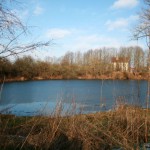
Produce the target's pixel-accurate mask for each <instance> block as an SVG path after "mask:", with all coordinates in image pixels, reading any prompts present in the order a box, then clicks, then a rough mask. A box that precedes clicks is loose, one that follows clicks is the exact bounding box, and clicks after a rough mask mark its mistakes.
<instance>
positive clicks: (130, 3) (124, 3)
mask: <svg viewBox="0 0 150 150" xmlns="http://www.w3.org/2000/svg"><path fill="white" fill-rule="evenodd" d="M137 4H138V0H116V1H115V2H114V3H113V5H112V7H111V8H112V9H122V8H133V7H135V6H137Z"/></svg>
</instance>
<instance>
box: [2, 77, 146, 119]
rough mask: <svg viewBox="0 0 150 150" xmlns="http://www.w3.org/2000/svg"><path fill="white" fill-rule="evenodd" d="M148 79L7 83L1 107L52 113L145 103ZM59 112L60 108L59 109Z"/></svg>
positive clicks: (20, 112) (23, 112)
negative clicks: (120, 104)
mask: <svg viewBox="0 0 150 150" xmlns="http://www.w3.org/2000/svg"><path fill="white" fill-rule="evenodd" d="M146 93H147V81H144V80H141V81H136V80H44V81H25V82H12V83H5V84H4V85H3V90H2V92H1V96H0V111H1V112H2V113H12V114H15V115H18V116H19V115H21V116H24V115H28V116H30V115H49V114H52V113H54V111H56V110H57V111H58V112H59V111H60V110H61V111H62V114H64V113H66V112H67V113H70V114H71V113H90V112H97V111H108V110H110V109H113V108H114V107H116V104H118V103H127V104H133V105H139V106H142V107H145V106H146V104H145V100H146ZM55 113H56V112H55Z"/></svg>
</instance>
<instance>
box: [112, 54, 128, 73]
mask: <svg viewBox="0 0 150 150" xmlns="http://www.w3.org/2000/svg"><path fill="white" fill-rule="evenodd" d="M111 62H112V64H113V68H114V70H115V71H129V58H127V57H112V60H111Z"/></svg>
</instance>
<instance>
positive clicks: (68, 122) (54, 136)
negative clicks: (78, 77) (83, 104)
mask: <svg viewBox="0 0 150 150" xmlns="http://www.w3.org/2000/svg"><path fill="white" fill-rule="evenodd" d="M149 127H150V110H148V111H146V110H144V109H142V108H139V107H133V106H124V105H123V106H120V107H119V108H117V109H116V110H114V111H110V112H100V113H95V114H87V115H74V116H68V117H67V116H66V117H61V116H60V115H59V114H57V113H56V114H55V115H53V116H49V117H43V116H37V117H16V116H13V115H0V139H1V140H0V149H52V150H58V149H59V150H68V149H69V150H74V149H75V150H95V149H99V150H105V149H106V150H109V149H114V148H123V149H139V148H140V147H141V146H142V145H143V143H145V142H147V140H150V139H148V138H150V128H149Z"/></svg>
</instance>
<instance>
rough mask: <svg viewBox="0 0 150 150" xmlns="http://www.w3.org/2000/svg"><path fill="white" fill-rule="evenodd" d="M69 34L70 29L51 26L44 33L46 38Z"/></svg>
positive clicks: (62, 36) (61, 36)
mask: <svg viewBox="0 0 150 150" xmlns="http://www.w3.org/2000/svg"><path fill="white" fill-rule="evenodd" d="M70 34H71V31H70V30H67V29H60V28H53V29H49V30H48V31H47V33H46V37H47V38H53V39H60V38H64V37H66V36H68V35H70Z"/></svg>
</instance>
